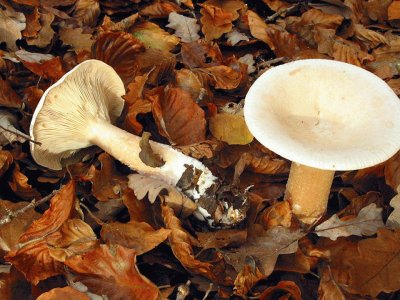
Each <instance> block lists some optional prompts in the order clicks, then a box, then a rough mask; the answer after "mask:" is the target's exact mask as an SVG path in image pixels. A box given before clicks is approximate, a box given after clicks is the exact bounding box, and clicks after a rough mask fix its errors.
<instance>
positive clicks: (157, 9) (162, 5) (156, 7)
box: [139, 0, 183, 18]
mask: <svg viewBox="0 0 400 300" xmlns="http://www.w3.org/2000/svg"><path fill="white" fill-rule="evenodd" d="M173 12H177V13H181V12H183V9H182V8H181V7H180V6H179V5H178V4H176V3H173V2H170V1H166V0H161V1H156V2H155V3H153V4H150V5H148V6H146V7H144V8H142V9H141V10H140V12H139V13H140V15H142V16H148V17H151V18H164V17H167V16H168V15H169V14H170V13H173Z"/></svg>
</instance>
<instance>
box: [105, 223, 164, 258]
mask: <svg viewBox="0 0 400 300" xmlns="http://www.w3.org/2000/svg"><path fill="white" fill-rule="evenodd" d="M170 232H171V230H168V229H165V228H160V229H158V230H154V229H153V227H151V226H150V225H149V224H147V223H145V222H136V221H130V222H129V223H118V222H114V223H109V224H103V226H102V228H101V232H100V234H101V237H102V239H103V240H104V241H106V242H107V243H108V244H118V245H121V246H123V247H125V248H130V249H133V250H135V252H136V255H142V254H144V253H146V252H148V251H150V250H152V249H154V248H155V247H157V246H158V245H159V244H161V243H162V242H164V241H165V240H166V239H167V238H168V236H169V234H170Z"/></svg>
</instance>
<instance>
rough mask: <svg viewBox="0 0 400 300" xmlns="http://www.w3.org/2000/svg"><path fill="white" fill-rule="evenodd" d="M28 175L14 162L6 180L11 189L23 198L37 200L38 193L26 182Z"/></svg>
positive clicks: (38, 197) (39, 196)
mask: <svg viewBox="0 0 400 300" xmlns="http://www.w3.org/2000/svg"><path fill="white" fill-rule="evenodd" d="M28 180H29V179H28V177H26V175H25V174H23V173H21V171H20V169H19V165H18V164H15V167H14V170H13V172H12V176H11V180H10V181H9V182H8V184H9V186H10V188H11V189H12V191H13V192H14V193H15V194H16V195H18V197H21V198H22V199H24V200H32V199H36V200H39V199H40V198H41V195H40V193H39V192H38V191H37V190H36V189H35V188H33V187H32V186H31V185H30V184H29V183H28Z"/></svg>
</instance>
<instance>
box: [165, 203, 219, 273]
mask: <svg viewBox="0 0 400 300" xmlns="http://www.w3.org/2000/svg"><path fill="white" fill-rule="evenodd" d="M161 209H162V216H163V219H164V224H165V227H166V228H167V229H170V230H171V234H170V235H169V238H168V239H169V243H170V246H171V249H172V252H173V253H174V255H175V257H176V258H177V259H178V260H179V261H180V263H181V264H182V265H183V266H184V268H185V269H187V270H188V271H190V272H191V273H193V274H198V275H202V276H204V277H206V278H208V279H210V280H211V281H216V276H215V274H214V273H213V271H212V268H213V266H212V264H210V263H206V262H202V261H200V260H197V259H196V258H195V256H194V253H193V248H192V243H191V239H192V238H191V237H190V235H189V234H188V233H187V232H186V231H185V230H184V229H183V228H182V224H181V222H180V221H179V219H178V218H177V217H175V215H174V211H173V210H172V208H170V207H168V206H166V205H162V206H161Z"/></svg>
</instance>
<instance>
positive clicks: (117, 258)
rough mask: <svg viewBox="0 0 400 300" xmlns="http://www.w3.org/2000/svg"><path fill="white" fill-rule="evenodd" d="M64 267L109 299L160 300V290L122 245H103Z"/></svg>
mask: <svg viewBox="0 0 400 300" xmlns="http://www.w3.org/2000/svg"><path fill="white" fill-rule="evenodd" d="M65 264H66V265H67V266H68V267H69V268H70V269H71V270H72V271H73V272H74V273H76V274H78V275H79V277H78V279H79V281H80V282H82V283H83V284H85V285H86V286H87V287H88V288H89V290H90V291H91V292H93V293H96V294H98V295H106V296H107V297H108V299H127V300H129V299H132V300H134V299H149V300H151V299H157V297H158V294H159V290H158V288H157V287H156V286H155V285H154V284H153V283H151V282H150V281H149V280H148V279H147V278H146V277H144V276H143V275H142V274H140V273H139V271H138V269H137V266H136V253H135V251H134V250H132V249H127V248H124V247H122V246H119V245H109V246H108V245H100V246H99V247H97V248H96V249H94V250H92V251H90V252H87V253H85V254H82V255H76V256H74V257H71V258H70V259H68V260H66V261H65Z"/></svg>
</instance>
